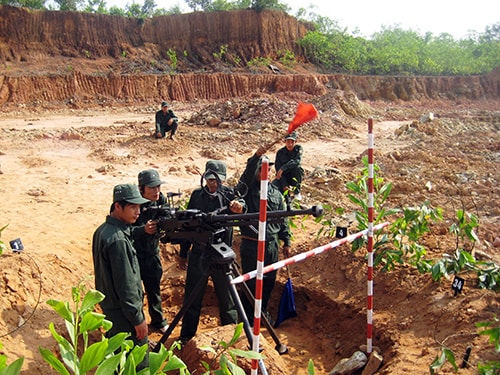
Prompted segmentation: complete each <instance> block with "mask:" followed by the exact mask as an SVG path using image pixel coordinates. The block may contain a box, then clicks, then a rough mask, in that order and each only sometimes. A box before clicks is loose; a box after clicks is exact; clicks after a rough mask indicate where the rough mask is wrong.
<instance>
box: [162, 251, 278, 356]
mask: <svg viewBox="0 0 500 375" xmlns="http://www.w3.org/2000/svg"><path fill="white" fill-rule="evenodd" d="M208 251H209V252H211V254H209V259H210V265H209V267H206V268H205V270H204V274H203V276H202V278H201V279H200V280H199V281H198V283H197V284H196V287H195V289H194V290H193V292H192V293H191V294H190V295H189V296H188V298H187V299H186V300H185V302H184V304H183V305H182V308H181V309H180V310H179V312H178V313H177V315H176V316H175V317H174V319H173V320H172V322H171V323H170V325H169V326H168V328H167V330H166V332H165V333H164V334H163V336H162V337H161V339H160V340H159V341H158V343H157V344H156V346H155V347H154V349H153V351H154V352H158V351H159V350H160V348H161V344H162V343H165V341H166V340H167V339H168V338H169V337H170V335H171V333H172V332H173V330H174V328H175V327H176V326H177V324H178V323H179V321H180V320H181V319H182V318H183V317H184V315H185V314H186V312H187V310H188V309H189V308H190V307H191V305H192V303H193V302H194V301H195V300H196V298H198V297H199V293H200V292H201V290H202V288H201V286H202V285H203V283H205V282H206V280H207V278H208V274H209V271H210V269H212V267H213V266H215V265H217V266H219V267H222V268H223V270H224V273H225V275H226V279H227V284H228V287H229V291H230V293H231V297H232V298H233V301H234V303H235V304H236V309H237V311H238V314H239V317H240V319H241V321H243V328H244V331H245V335H246V337H247V339H248V342H249V344H250V347H252V344H253V337H252V331H251V329H250V322H249V320H248V317H247V316H246V314H245V310H244V308H243V304H242V302H241V299H240V296H239V294H238V291H237V289H236V286H235V285H234V284H232V283H231V281H232V280H233V279H234V278H235V277H236V276H240V273H239V272H238V269H237V268H236V267H235V259H236V255H235V253H234V251H233V249H232V248H231V247H230V246H228V245H226V244H225V243H224V242H221V243H218V244H211V245H210V246H209V249H208ZM241 286H242V289H243V292H244V293H245V295H246V297H247V298H248V300H249V301H250V302H251V303H253V304H255V299H254V297H253V295H252V293H251V291H250V289H249V288H248V286H247V285H246V284H245V283H242V284H241ZM262 321H263V323H264V326H265V327H266V328H267V330H268V332H269V333H270V335H271V336H272V338H273V340H274V342H275V343H276V347H275V349H276V350H277V351H278V353H279V354H285V353H287V352H288V348H287V347H286V345H284V344H283V343H281V342H280V340H279V337H278V335H277V334H276V332H275V331H274V329H273V327H272V325H271V323H270V322H269V320H268V319H267V317H266V316H265V314H262Z"/></svg>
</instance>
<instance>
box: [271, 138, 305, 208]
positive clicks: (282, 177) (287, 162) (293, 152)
mask: <svg viewBox="0 0 500 375" xmlns="http://www.w3.org/2000/svg"><path fill="white" fill-rule="evenodd" d="M303 153H304V148H303V147H302V146H301V145H298V144H297V133H295V132H293V133H291V134H288V135H287V136H286V137H285V146H284V147H282V148H280V149H279V150H278V152H276V159H275V163H274V167H275V169H276V179H275V180H274V181H273V184H274V185H276V187H277V188H278V189H280V191H281V192H282V193H285V192H288V194H290V193H293V195H294V197H295V199H297V200H299V201H300V200H302V194H301V193H300V188H301V185H302V179H303V178H304V169H303V168H302V155H303Z"/></svg>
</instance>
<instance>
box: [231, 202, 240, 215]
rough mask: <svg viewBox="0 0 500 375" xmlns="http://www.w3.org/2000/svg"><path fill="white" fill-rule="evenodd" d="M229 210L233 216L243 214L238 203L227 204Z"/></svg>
mask: <svg viewBox="0 0 500 375" xmlns="http://www.w3.org/2000/svg"><path fill="white" fill-rule="evenodd" d="M229 210H230V211H231V212H232V213H233V214H241V213H242V212H243V205H242V204H241V203H240V202H238V201H231V202H229Z"/></svg>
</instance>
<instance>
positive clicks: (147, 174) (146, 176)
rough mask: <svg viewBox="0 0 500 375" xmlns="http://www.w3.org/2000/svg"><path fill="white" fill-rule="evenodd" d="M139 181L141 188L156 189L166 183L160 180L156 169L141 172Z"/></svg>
mask: <svg viewBox="0 0 500 375" xmlns="http://www.w3.org/2000/svg"><path fill="white" fill-rule="evenodd" d="M138 179H139V186H147V187H154V186H159V185H161V184H164V183H165V181H162V180H160V174H159V173H158V172H157V171H156V170H154V169H146V170H145V171H141V172H139V176H138Z"/></svg>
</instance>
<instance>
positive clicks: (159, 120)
mask: <svg viewBox="0 0 500 375" xmlns="http://www.w3.org/2000/svg"><path fill="white" fill-rule="evenodd" d="M168 108H169V106H168V103H167V102H161V109H160V110H159V111H158V112H156V115H155V123H156V125H155V131H156V134H155V136H156V138H164V137H165V135H166V134H167V133H168V132H170V139H172V140H173V139H174V135H175V132H176V131H177V126H178V121H179V120H178V118H177V116H176V115H175V114H174V112H173V111H172V110H171V109H168Z"/></svg>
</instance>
